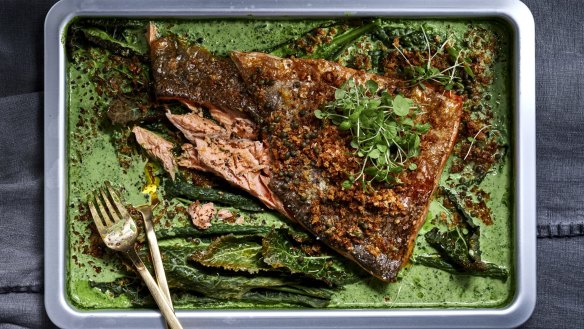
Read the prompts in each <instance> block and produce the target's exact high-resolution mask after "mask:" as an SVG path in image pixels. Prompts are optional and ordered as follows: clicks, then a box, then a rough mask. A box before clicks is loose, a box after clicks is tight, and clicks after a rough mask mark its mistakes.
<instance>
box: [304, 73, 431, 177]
mask: <svg viewBox="0 0 584 329" xmlns="http://www.w3.org/2000/svg"><path fill="white" fill-rule="evenodd" d="M378 88H379V87H378V84H377V83H376V82H375V81H371V80H370V81H367V82H365V84H364V85H357V84H356V83H355V80H353V79H349V80H347V81H346V82H345V83H343V85H342V86H341V87H340V88H339V89H337V91H336V92H335V100H334V101H333V102H331V103H329V104H327V105H326V106H325V107H324V108H323V109H321V110H317V111H315V113H314V115H315V116H316V117H317V118H318V119H330V120H331V121H332V122H333V124H335V125H337V126H339V128H340V129H341V130H347V131H350V133H351V135H352V136H353V138H352V140H351V147H352V148H354V152H355V154H356V155H357V156H359V157H361V158H363V165H362V167H361V170H360V171H359V172H357V173H351V175H350V176H349V179H348V180H347V181H344V182H343V183H342V187H343V188H350V186H351V185H352V184H353V183H354V182H360V183H361V185H362V187H363V188H365V187H366V186H368V185H370V184H371V182H373V181H378V182H386V183H398V180H397V179H396V177H395V175H396V174H398V173H400V172H401V171H402V170H403V169H404V168H405V166H406V164H407V163H408V162H409V161H411V159H412V158H414V157H416V156H418V154H419V152H420V136H421V135H422V134H424V133H426V132H427V131H428V130H429V129H430V126H429V124H428V123H423V124H419V123H415V119H416V116H417V114H418V109H417V108H416V107H415V106H414V103H413V101H412V100H411V99H409V98H406V97H404V96H402V95H396V96H395V97H392V96H391V95H390V94H389V93H387V91H382V92H381V93H379V90H378ZM409 168H415V167H414V166H410V167H409ZM412 170H413V169H412Z"/></svg>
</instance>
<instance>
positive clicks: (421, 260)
mask: <svg viewBox="0 0 584 329" xmlns="http://www.w3.org/2000/svg"><path fill="white" fill-rule="evenodd" d="M411 260H412V262H413V263H414V264H420V265H424V266H428V267H434V268H437V269H440V270H443V271H445V272H448V273H452V274H457V275H473V276H480V277H488V278H495V279H499V280H502V281H503V282H505V281H507V278H508V277H509V272H508V271H507V269H505V268H504V267H501V266H498V265H496V264H493V263H485V262H483V263H482V264H483V265H482V266H481V269H480V270H476V269H468V270H464V271H461V269H460V268H458V267H456V266H454V265H452V264H450V263H449V262H447V261H446V260H444V258H443V257H442V256H441V255H420V256H415V257H412V258H411Z"/></svg>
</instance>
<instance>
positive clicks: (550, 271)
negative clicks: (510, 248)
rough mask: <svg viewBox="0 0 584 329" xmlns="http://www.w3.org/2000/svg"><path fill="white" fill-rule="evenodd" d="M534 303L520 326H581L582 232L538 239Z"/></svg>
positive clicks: (545, 328)
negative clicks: (529, 316)
mask: <svg viewBox="0 0 584 329" xmlns="http://www.w3.org/2000/svg"><path fill="white" fill-rule="evenodd" d="M537 252H538V255H537V305H536V307H535V312H534V313H533V316H532V317H531V318H530V319H529V320H528V321H527V323H525V325H524V326H523V327H522V328H541V329H548V328H570V329H576V328H584V289H583V287H584V236H578V237H571V238H554V239H538V240H537Z"/></svg>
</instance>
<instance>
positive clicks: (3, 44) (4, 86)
mask: <svg viewBox="0 0 584 329" xmlns="http://www.w3.org/2000/svg"><path fill="white" fill-rule="evenodd" d="M55 2H56V1H54V0H33V1H18V0H0V27H1V29H0V77H1V79H0V97H3V96H8V95H16V94H24V93H30V92H35V91H41V90H42V88H43V80H42V76H43V75H42V72H43V26H44V20H45V16H46V14H47V12H48V11H49V9H50V8H51V6H52V5H53V3H55Z"/></svg>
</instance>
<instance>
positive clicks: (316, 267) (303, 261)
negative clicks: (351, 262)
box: [262, 230, 358, 285]
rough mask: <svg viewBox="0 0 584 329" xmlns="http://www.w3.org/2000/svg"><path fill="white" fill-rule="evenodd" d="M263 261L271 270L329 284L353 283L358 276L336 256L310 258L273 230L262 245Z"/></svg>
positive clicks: (321, 255) (325, 255) (322, 255)
mask: <svg viewBox="0 0 584 329" xmlns="http://www.w3.org/2000/svg"><path fill="white" fill-rule="evenodd" d="M262 246H263V247H262V254H263V261H264V262H265V263H267V264H269V265H270V266H272V267H273V268H281V269H285V270H287V271H290V272H291V273H295V274H303V275H306V276H309V277H312V278H315V279H318V280H323V281H325V282H327V283H329V284H335V285H343V284H346V283H350V282H355V281H356V280H357V279H358V276H357V275H356V274H355V272H354V271H352V270H351V269H350V268H349V267H348V266H347V265H345V263H344V262H343V261H342V260H341V259H340V258H339V257H338V256H336V255H328V254H319V255H318V256H310V255H308V254H306V253H305V252H304V251H302V250H301V249H300V248H299V247H298V246H295V245H294V244H293V243H292V242H291V241H290V240H289V239H287V238H286V237H285V236H283V235H281V234H278V232H276V231H275V230H274V231H272V232H270V233H269V234H268V235H267V236H266V237H265V238H264V240H263V243H262Z"/></svg>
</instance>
